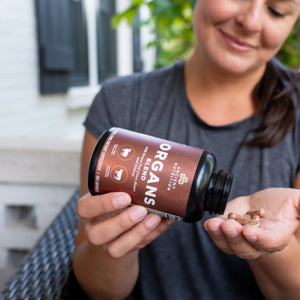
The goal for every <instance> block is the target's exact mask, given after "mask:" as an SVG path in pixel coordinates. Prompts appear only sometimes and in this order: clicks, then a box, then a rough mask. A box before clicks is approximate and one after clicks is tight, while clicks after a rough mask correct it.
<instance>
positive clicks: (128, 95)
mask: <svg viewBox="0 0 300 300" xmlns="http://www.w3.org/2000/svg"><path fill="white" fill-rule="evenodd" d="M139 77H140V76H139V75H138V74H134V75H130V76H126V77H119V78H114V79H110V80H107V81H106V82H104V83H103V85H102V87H101V90H100V91H99V92H98V94H97V95H96V97H95V98H94V100H93V102H92V104H91V106H90V108H89V111H88V114H87V116H86V119H85V121H84V123H83V125H84V126H85V128H86V129H87V130H88V131H90V132H91V133H92V134H93V135H94V136H95V137H97V138H98V137H99V136H100V135H101V134H102V132H103V131H105V130H106V129H109V128H111V127H121V128H125V129H131V130H134V129H135V123H136V106H137V105H136V103H137V101H138V100H137V99H138V90H139Z"/></svg>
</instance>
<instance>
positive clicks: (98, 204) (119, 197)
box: [77, 192, 131, 219]
mask: <svg viewBox="0 0 300 300" xmlns="http://www.w3.org/2000/svg"><path fill="white" fill-rule="evenodd" d="M130 203H131V198H130V196H129V195H128V194H127V193H122V192H117V193H107V194H103V195H97V196H83V197H82V198H80V199H79V201H78V203H77V214H78V215H79V216H80V217H82V218H84V219H91V218H95V217H96V216H98V215H102V214H105V213H109V212H113V211H115V210H118V209H121V208H124V207H126V206H128V205H129V204H130Z"/></svg>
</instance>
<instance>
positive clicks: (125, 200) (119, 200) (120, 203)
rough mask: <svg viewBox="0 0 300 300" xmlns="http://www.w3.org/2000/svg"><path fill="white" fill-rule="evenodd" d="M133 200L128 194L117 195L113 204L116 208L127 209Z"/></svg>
mask: <svg viewBox="0 0 300 300" xmlns="http://www.w3.org/2000/svg"><path fill="white" fill-rule="evenodd" d="M130 202H131V199H130V197H129V195H127V194H123V193H122V194H116V195H115V196H114V198H113V203H114V206H115V207H125V206H127V205H129V204H130Z"/></svg>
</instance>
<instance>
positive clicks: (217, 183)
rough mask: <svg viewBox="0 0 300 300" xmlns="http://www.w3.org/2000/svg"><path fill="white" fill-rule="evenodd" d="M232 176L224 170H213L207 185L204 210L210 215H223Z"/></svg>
mask: <svg viewBox="0 0 300 300" xmlns="http://www.w3.org/2000/svg"><path fill="white" fill-rule="evenodd" d="M232 180H233V175H232V174H231V173H227V172H224V170H222V169H220V170H214V171H213V174H212V176H211V178H210V181H209V184H208V190H207V194H206V197H205V203H204V209H205V210H207V211H209V212H210V213H215V214H219V215H221V214H223V213H224V211H225V207H226V204H227V198H228V196H229V192H230V189H231V185H232Z"/></svg>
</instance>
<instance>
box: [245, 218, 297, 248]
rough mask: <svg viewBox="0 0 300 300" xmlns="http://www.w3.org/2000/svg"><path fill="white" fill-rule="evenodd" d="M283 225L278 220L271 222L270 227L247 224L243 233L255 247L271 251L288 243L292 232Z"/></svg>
mask: <svg viewBox="0 0 300 300" xmlns="http://www.w3.org/2000/svg"><path fill="white" fill-rule="evenodd" d="M285 227H286V225H284V224H282V223H279V222H272V227H271V228H268V227H267V226H265V228H258V227H253V226H249V227H245V228H244V230H243V235H244V237H245V239H246V240H247V241H248V242H249V243H250V244H252V245H253V246H254V247H255V248H257V249H259V250H261V251H265V252H269V253H271V252H275V251H280V250H282V249H283V248H284V247H285V246H286V245H287V244H288V243H289V241H290V237H291V236H292V234H290V233H289V229H288V228H285Z"/></svg>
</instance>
